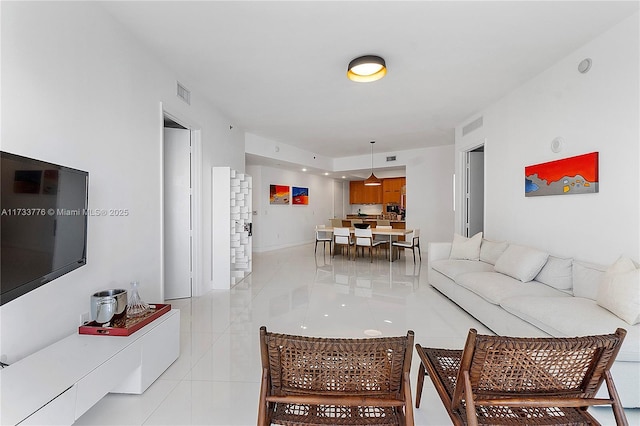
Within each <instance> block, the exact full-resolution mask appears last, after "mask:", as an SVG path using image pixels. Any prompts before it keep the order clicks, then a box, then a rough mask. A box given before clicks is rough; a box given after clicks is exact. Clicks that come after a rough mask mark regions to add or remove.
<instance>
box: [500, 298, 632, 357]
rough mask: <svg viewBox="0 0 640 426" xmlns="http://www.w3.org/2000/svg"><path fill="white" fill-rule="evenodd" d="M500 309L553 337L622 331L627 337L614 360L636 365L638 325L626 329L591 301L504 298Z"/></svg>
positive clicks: (617, 319) (624, 324) (581, 299)
mask: <svg viewBox="0 0 640 426" xmlns="http://www.w3.org/2000/svg"><path fill="white" fill-rule="evenodd" d="M500 306H501V307H502V308H504V309H505V310H506V311H507V312H509V313H511V314H513V315H515V316H517V317H518V318H521V319H523V320H524V321H527V322H529V323H530V324H533V325H535V326H536V327H538V328H539V329H541V330H542V331H544V332H545V333H548V334H550V335H551V336H554V337H571V336H589V335H595V334H609V333H613V332H615V330H616V328H618V327H620V328H624V329H625V330H627V336H626V337H625V340H624V343H623V345H622V348H621V350H620V353H619V354H618V357H617V358H616V359H617V360H618V361H635V362H638V361H640V324H638V325H634V326H629V324H627V323H626V322H624V321H623V320H622V319H620V318H618V317H617V316H615V315H613V314H612V313H611V312H609V311H608V310H606V309H604V308H602V307H601V306H598V304H597V303H596V302H595V301H594V300H591V299H587V298H584V297H538V296H525V297H510V298H505V299H503V300H502V302H501V303H500Z"/></svg>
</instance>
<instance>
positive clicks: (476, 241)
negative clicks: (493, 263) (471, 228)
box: [449, 232, 482, 260]
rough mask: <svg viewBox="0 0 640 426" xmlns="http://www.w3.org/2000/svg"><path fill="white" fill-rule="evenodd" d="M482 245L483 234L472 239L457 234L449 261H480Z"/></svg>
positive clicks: (480, 233) (478, 234)
mask: <svg viewBox="0 0 640 426" xmlns="http://www.w3.org/2000/svg"><path fill="white" fill-rule="evenodd" d="M481 243H482V232H478V233H477V234H476V235H474V236H473V237H471V238H466V237H463V236H462V235H460V234H457V233H455V234H453V243H452V244H451V253H450V254H449V259H463V260H479V259H480V244H481Z"/></svg>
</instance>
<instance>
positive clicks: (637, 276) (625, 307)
mask: <svg viewBox="0 0 640 426" xmlns="http://www.w3.org/2000/svg"><path fill="white" fill-rule="evenodd" d="M596 302H597V303H598V305H600V306H602V307H603V308H605V309H608V310H609V311H611V312H612V313H614V314H615V315H616V316H618V317H619V318H622V319H623V320H625V321H626V322H627V323H628V324H630V325H634V324H637V323H638V322H640V270H639V269H637V268H636V265H635V264H634V263H633V261H632V260H631V259H629V258H628V257H621V258H620V259H618V260H617V261H616V262H615V263H614V264H613V265H611V266H610V267H609V269H607V272H606V273H605V276H604V279H603V280H602V281H601V282H600V285H599V286H598V293H597V298H596Z"/></svg>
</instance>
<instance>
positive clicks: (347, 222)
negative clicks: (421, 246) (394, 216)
mask: <svg viewBox="0 0 640 426" xmlns="http://www.w3.org/2000/svg"><path fill="white" fill-rule="evenodd" d="M372 218H373V219H368V218H367V217H366V216H358V215H347V218H346V219H342V226H346V227H350V226H351V219H362V222H363V223H370V224H371V227H372V228H375V227H376V225H377V224H378V220H383V219H378V218H376V217H375V216H372ZM384 220H387V219H384ZM389 223H390V224H391V226H393V227H394V228H395V229H405V221H404V220H389Z"/></svg>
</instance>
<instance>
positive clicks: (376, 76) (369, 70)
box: [347, 55, 387, 83]
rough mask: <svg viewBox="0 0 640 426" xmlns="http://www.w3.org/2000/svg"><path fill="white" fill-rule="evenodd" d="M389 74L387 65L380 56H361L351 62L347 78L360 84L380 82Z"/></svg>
mask: <svg viewBox="0 0 640 426" xmlns="http://www.w3.org/2000/svg"><path fill="white" fill-rule="evenodd" d="M386 74H387V64H386V63H385V62H384V59H382V58H381V57H380V56H374V55H367V56H360V57H359V58H355V59H354V60H352V61H351V62H349V68H348V69H347V78H349V80H351V81H357V82H358V83H369V82H371V81H376V80H380V79H381V78H382V77H384V76H385V75H386Z"/></svg>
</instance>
